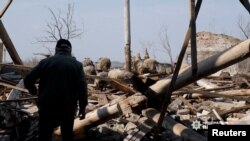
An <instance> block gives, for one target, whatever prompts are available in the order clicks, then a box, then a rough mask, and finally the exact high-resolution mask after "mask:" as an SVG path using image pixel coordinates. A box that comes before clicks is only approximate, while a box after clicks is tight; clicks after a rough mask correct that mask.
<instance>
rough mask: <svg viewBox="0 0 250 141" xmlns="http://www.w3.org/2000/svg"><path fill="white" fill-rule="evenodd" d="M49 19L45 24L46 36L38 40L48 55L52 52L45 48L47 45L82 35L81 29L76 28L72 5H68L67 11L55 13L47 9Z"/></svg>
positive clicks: (59, 10)
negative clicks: (49, 15)
mask: <svg viewBox="0 0 250 141" xmlns="http://www.w3.org/2000/svg"><path fill="white" fill-rule="evenodd" d="M48 10H49V12H50V14H51V19H50V20H49V21H47V22H46V29H45V33H46V35H45V36H43V37H41V38H40V39H38V42H39V43H41V44H42V46H43V47H44V48H46V49H47V50H48V52H49V54H52V53H53V51H51V50H50V48H48V47H47V45H46V44H47V43H54V42H57V41H58V40H59V39H61V38H64V39H68V40H69V39H73V38H77V37H81V35H82V34H83V28H78V26H77V24H76V22H75V21H74V5H73V4H68V7H67V10H66V11H62V10H61V9H58V11H57V12H55V11H54V10H52V9H51V8H48Z"/></svg>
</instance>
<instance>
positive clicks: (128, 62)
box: [124, 0, 131, 71]
mask: <svg viewBox="0 0 250 141" xmlns="http://www.w3.org/2000/svg"><path fill="white" fill-rule="evenodd" d="M124 2H125V3H124V33H125V69H126V70H127V71H131V33H130V6H129V5H130V4H129V0H124Z"/></svg>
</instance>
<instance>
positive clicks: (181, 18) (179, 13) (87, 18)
mask: <svg viewBox="0 0 250 141" xmlns="http://www.w3.org/2000/svg"><path fill="white" fill-rule="evenodd" d="M6 1H7V0H6ZM4 2H5V1H4ZM4 2H3V1H0V4H1V5H4ZM69 3H71V4H72V3H74V5H75V14H74V19H75V21H76V23H77V24H78V25H79V26H80V27H84V33H83V35H82V37H81V38H77V39H74V40H71V42H72V45H73V54H74V55H75V56H76V58H77V59H78V60H79V61H82V60H83V59H84V58H85V57H89V58H91V59H93V60H94V61H96V60H97V59H98V58H99V57H102V56H106V57H110V58H111V60H113V61H122V62H124V58H125V57H124V30H123V29H124V25H123V14H124V13H123V5H124V0H39V1H34V0H14V1H13V2H12V4H11V6H10V7H9V9H8V10H7V12H6V13H5V15H4V16H3V17H2V22H3V24H4V26H5V28H6V30H7V32H8V33H9V36H10V37H11V40H12V42H13V43H14V45H15V47H16V50H17V51H18V53H19V55H20V57H21V59H22V60H27V59H30V58H32V57H37V56H36V55H34V53H46V52H47V50H46V49H45V48H43V47H42V46H41V44H39V43H35V42H36V41H37V38H40V37H42V36H44V35H46V34H45V32H44V30H46V21H48V20H50V18H51V14H50V13H49V11H48V8H51V9H52V10H54V11H57V10H58V9H61V10H66V8H67V6H68V4H69ZM130 10H131V13H130V14H131V41H132V43H131V50H132V55H135V54H136V53H138V52H140V53H141V55H142V56H143V54H144V47H143V44H151V47H150V48H149V53H150V55H151V56H152V57H155V58H156V59H157V60H159V61H161V62H166V61H168V57H167V55H166V53H164V52H163V51H162V47H161V45H160V43H161V42H160V38H159V34H160V33H161V31H162V29H163V28H167V30H168V36H169V40H170V45H171V47H172V52H173V56H174V57H175V58H176V57H177V55H178V54H179V51H180V49H181V46H182V43H183V40H184V36H185V33H186V31H187V28H188V23H189V18H190V15H189V0H130ZM239 16H243V17H244V18H246V19H249V14H248V13H247V11H246V10H245V8H244V7H243V6H242V5H241V3H240V2H239V1H238V0H203V3H202V6H201V10H200V13H199V16H198V19H197V22H196V23H197V32H199V31H210V32H214V33H219V34H221V33H223V34H228V35H231V36H234V37H237V38H242V36H241V34H240V30H239V28H238V26H237V21H238V18H239ZM54 46H55V44H51V45H50V47H51V48H54Z"/></svg>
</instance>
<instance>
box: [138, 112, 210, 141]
mask: <svg viewBox="0 0 250 141" xmlns="http://www.w3.org/2000/svg"><path fill="white" fill-rule="evenodd" d="M142 115H143V116H145V117H147V118H149V119H152V120H153V121H154V122H155V124H156V123H157V121H158V119H159V117H160V112H159V111H157V110H155V109H153V108H148V109H145V110H143V111H142ZM162 127H164V128H166V129H169V130H171V131H172V132H173V133H174V134H175V135H177V136H180V137H182V138H183V140H188V141H207V139H206V137H204V136H202V135H200V134H199V133H197V132H195V131H193V130H192V129H189V128H187V127H186V126H184V125H182V124H180V123H178V122H176V121H175V120H173V119H172V118H171V117H169V116H165V118H164V121H163V124H162Z"/></svg>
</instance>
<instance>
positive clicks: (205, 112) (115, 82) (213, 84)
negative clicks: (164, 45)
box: [0, 72, 250, 141]
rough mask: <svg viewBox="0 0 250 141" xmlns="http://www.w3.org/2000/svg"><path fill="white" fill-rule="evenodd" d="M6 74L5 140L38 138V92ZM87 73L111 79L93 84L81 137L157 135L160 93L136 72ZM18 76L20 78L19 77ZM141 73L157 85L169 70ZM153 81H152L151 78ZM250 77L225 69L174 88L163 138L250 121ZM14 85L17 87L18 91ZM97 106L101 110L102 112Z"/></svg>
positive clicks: (196, 136)
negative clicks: (151, 91)
mask: <svg viewBox="0 0 250 141" xmlns="http://www.w3.org/2000/svg"><path fill="white" fill-rule="evenodd" d="M0 76H3V77H1V79H0V80H1V81H0V82H1V83H0V84H1V94H0V99H1V101H0V125H1V126H0V138H1V140H6V141H11V140H24V141H29V140H30V141H31V140H35V139H36V138H37V130H38V116H39V115H38V114H37V108H36V104H35V100H36V97H34V96H31V95H29V94H28V93H27V90H26V91H25V89H23V88H20V82H22V77H21V75H20V74H18V73H10V72H8V73H7V75H6V73H4V74H0ZM6 76H9V77H6ZM17 76H18V77H17ZM87 77H88V79H96V78H98V79H101V80H103V81H107V83H106V84H107V85H106V88H105V90H103V89H99V88H98V87H96V85H94V84H93V83H89V84H88V91H89V96H88V99H89V104H88V106H87V108H86V113H87V115H86V119H84V120H83V121H79V120H78V121H77V117H76V121H75V124H76V125H79V126H78V128H77V129H75V130H76V132H77V134H76V136H77V138H85V139H86V138H88V140H93V141H94V140H98V141H111V140H112V141H114V140H117V141H120V140H127V141H133V140H143V141H148V140H152V139H153V137H154V133H155V126H156V124H157V122H158V119H159V116H160V110H161V109H160V107H161V103H155V102H158V100H157V99H155V101H152V100H153V99H148V98H147V97H146V96H145V95H144V94H143V91H142V90H143V89H139V90H138V86H136V85H138V83H134V82H136V81H134V80H133V77H131V76H130V80H131V81H128V78H126V81H124V80H121V79H113V78H108V77H107V76H105V77H102V76H93V75H88V76H87ZM13 78H19V79H15V80H14V81H13ZM137 78H139V79H140V80H142V81H141V83H143V85H145V87H151V86H152V85H155V84H156V82H158V81H159V80H161V79H162V78H167V76H164V77H163V76H161V75H156V74H155V75H153V74H151V75H142V76H137ZM148 81H151V83H146V82H148ZM90 82H93V81H90ZM249 82H250V76H249V74H237V75H234V76H230V74H227V73H226V72H222V73H221V75H220V76H208V77H204V78H202V79H199V80H198V81H194V82H193V83H190V84H189V85H187V86H185V87H182V88H181V89H178V90H176V91H174V93H173V94H172V96H171V103H170V104H169V106H168V109H167V114H166V116H165V119H164V122H163V125H162V129H161V132H160V134H159V140H171V141H175V140H182V139H188V140H206V136H207V128H208V125H211V124H220V125H224V124H250V120H249V119H250V110H249V109H250V105H249V104H248V103H249V102H250V98H249V96H250V85H249ZM141 83H140V84H141ZM13 90H15V91H16V92H14V94H13ZM17 92H18V94H17V95H16V94H15V93H17ZM10 95H12V96H10ZM13 95H14V96H13ZM10 98H11V99H10ZM155 105H158V106H155ZM96 111H99V112H98V113H97V114H96V113H95V112H96ZM88 119H89V121H90V122H87V123H88V124H86V123H85V122H84V121H88ZM174 128H176V129H175V130H174ZM184 130H185V132H184V133H183V131H184ZM79 133H80V134H79ZM54 138H55V140H56V139H60V131H58V129H56V130H55V137H54Z"/></svg>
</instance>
